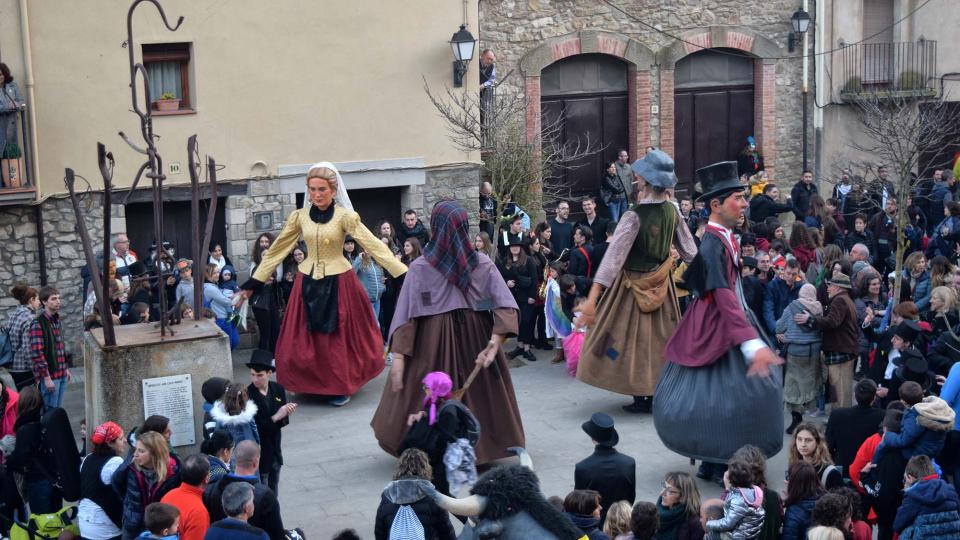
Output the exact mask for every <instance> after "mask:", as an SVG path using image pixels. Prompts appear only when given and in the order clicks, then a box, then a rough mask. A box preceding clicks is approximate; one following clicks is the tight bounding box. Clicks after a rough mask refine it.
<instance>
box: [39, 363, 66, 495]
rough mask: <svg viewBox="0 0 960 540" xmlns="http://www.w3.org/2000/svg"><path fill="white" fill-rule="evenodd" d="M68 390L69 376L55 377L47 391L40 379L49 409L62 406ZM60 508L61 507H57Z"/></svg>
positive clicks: (42, 394) (41, 390)
mask: <svg viewBox="0 0 960 540" xmlns="http://www.w3.org/2000/svg"><path fill="white" fill-rule="evenodd" d="M66 391H67V378H66V377H60V378H59V379H53V391H52V392H50V391H47V386H46V385H45V384H43V380H42V379H41V380H40V395H41V396H43V404H44V405H46V407H47V408H48V409H53V408H54V407H60V406H61V405H63V394H65V393H66ZM57 510H59V508H57Z"/></svg>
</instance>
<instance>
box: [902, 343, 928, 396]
mask: <svg viewBox="0 0 960 540" xmlns="http://www.w3.org/2000/svg"><path fill="white" fill-rule="evenodd" d="M900 363H901V365H900V367H898V368H897V369H896V370H894V372H893V374H894V377H896V378H898V379H900V380H901V381H913V382H915V383H917V384H919V385H920V386H921V387H922V388H923V389H924V390H929V389H930V386H932V385H933V379H934V377H933V376H932V374H931V373H930V366H929V364H928V363H927V360H926V359H925V358H924V357H923V354H921V353H920V351H918V350H916V349H914V348H913V347H910V348H908V349H905V350H904V351H902V352H901V353H900Z"/></svg>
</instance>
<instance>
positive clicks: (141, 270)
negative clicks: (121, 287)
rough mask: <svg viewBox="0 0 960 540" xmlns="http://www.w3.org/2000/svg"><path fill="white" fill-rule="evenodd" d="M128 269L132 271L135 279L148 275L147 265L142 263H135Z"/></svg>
mask: <svg viewBox="0 0 960 540" xmlns="http://www.w3.org/2000/svg"><path fill="white" fill-rule="evenodd" d="M127 269H128V270H129V271H130V275H131V276H133V277H139V276H143V275H146V273H147V265H145V264H143V263H142V262H140V261H135V262H133V263H132V264H130V265H129V266H127Z"/></svg>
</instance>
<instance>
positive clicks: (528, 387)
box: [65, 351, 789, 540]
mask: <svg viewBox="0 0 960 540" xmlns="http://www.w3.org/2000/svg"><path fill="white" fill-rule="evenodd" d="M249 354H250V353H249V351H236V352H235V354H234V374H235V378H236V380H240V381H246V380H248V374H247V370H246V368H244V367H243V363H244V362H245V361H246V359H247V358H248V356H249ZM537 356H538V357H539V361H538V362H531V363H529V364H528V365H526V366H523V367H518V368H514V369H513V370H512V373H511V374H512V375H513V381H514V387H515V390H516V393H517V400H518V401H519V404H520V412H521V414H522V417H523V424H524V429H525V431H526V436H527V449H528V451H529V452H530V454H531V456H532V458H533V461H534V466H535V468H536V472H537V474H538V476H539V477H540V482H541V487H542V488H543V492H544V493H545V494H546V495H548V496H549V495H559V496H561V497H562V496H564V495H566V494H567V493H568V492H569V491H570V490H572V489H573V467H574V464H575V463H576V462H577V461H579V460H580V459H583V458H584V457H586V456H587V455H589V454H590V453H591V452H592V450H593V448H592V445H591V443H590V440H589V438H588V437H587V436H586V435H585V434H584V433H583V432H582V431H581V430H580V424H581V423H583V422H584V421H585V420H586V419H588V418H589V417H590V414H592V413H594V412H598V411H602V412H606V413H608V414H610V415H611V416H613V418H614V419H615V421H616V427H617V430H618V431H619V433H620V444H619V445H618V446H617V449H618V450H620V451H621V452H624V453H626V454H629V455H631V456H633V457H634V458H636V460H637V497H638V500H647V501H655V500H656V498H657V495H658V493H659V491H660V488H659V486H660V483H661V482H662V480H663V474H664V473H665V472H667V471H671V470H678V471H688V472H690V473H691V474H692V473H693V472H695V470H696V468H695V467H694V466H691V465H690V462H689V460H688V459H687V458H685V457H683V456H680V455H677V454H674V453H673V452H671V451H669V450H667V449H666V448H664V446H663V444H662V443H661V442H660V439H659V438H658V437H657V434H656V431H655V430H654V427H653V419H652V417H651V416H650V415H631V414H627V413H625V412H623V411H622V410H621V409H620V406H621V405H624V404H626V403H628V402H629V398H627V397H624V396H620V395H617V394H612V393H609V392H606V391H603V390H599V389H596V388H593V387H591V386H587V385H585V384H583V383H580V382H579V381H576V380H574V379H572V378H570V377H569V376H567V374H566V370H565V369H564V367H563V366H561V365H556V364H550V361H549V359H550V357H551V356H552V352H547V351H537ZM75 373H76V374H77V375H78V378H79V379H80V380H81V381H82V378H83V377H82V375H83V374H82V369H81V370H75ZM386 381H387V373H386V371H384V373H382V374H381V375H380V376H379V377H377V378H376V379H374V380H373V381H371V382H370V383H369V384H368V385H367V386H366V387H365V388H363V389H362V390H361V391H360V392H359V393H357V395H355V396H354V397H353V400H352V401H351V402H350V403H349V404H348V405H346V406H345V407H343V408H340V409H337V408H334V407H332V406H330V405H328V404H327V403H326V402H325V401H324V400H322V399H320V398H316V397H311V396H295V397H294V398H293V400H294V401H296V402H298V403H300V405H301V406H300V408H299V409H298V410H297V412H296V414H295V415H294V417H292V419H291V422H290V425H289V426H288V427H287V428H285V429H284V430H283V449H284V460H285V465H284V467H283V469H282V471H281V478H280V502H281V504H282V508H283V518H284V524H285V525H286V526H287V527H288V528H292V527H301V528H303V530H304V532H305V533H306V535H307V537H308V538H310V539H311V540H327V539H329V538H330V537H332V536H333V534H334V533H335V532H336V531H338V530H340V529H343V528H347V527H350V528H354V529H356V530H357V532H359V533H360V536H361V537H362V538H364V539H372V538H373V524H374V517H375V516H376V511H377V505H378V504H379V502H380V491H381V490H382V489H383V486H384V485H385V484H386V483H387V482H389V481H390V479H391V476H392V473H393V467H394V463H395V460H394V458H392V457H391V456H389V455H387V454H386V453H385V452H383V451H382V450H381V449H380V447H379V446H377V442H376V439H374V437H373V430H372V429H371V428H370V419H371V418H372V416H373V412H374V410H375V409H376V406H377V403H378V402H379V399H380V393H381V391H382V389H383V385H384V384H385V382H386ZM717 391H718V396H717V397H718V399H720V395H719V392H723V391H726V390H725V389H717ZM82 392H83V387H82V384H72V385H70V386H69V389H68V392H67V396H66V399H65V407H66V408H67V410H68V411H69V412H70V413H71V418H72V419H73V422H74V424H75V425H77V424H79V418H80V417H81V415H80V414H75V413H74V411H82V410H83V393H82ZM788 441H789V440H788V439H787V438H786V437H785V439H784V443H785V444H787V443H788ZM786 460H787V457H786V451H781V452H780V454H778V455H777V456H775V457H774V458H772V459H771V460H770V461H769V463H768V473H767V477H768V478H769V480H770V482H771V486H772V487H775V488H777V489H782V488H783V480H782V479H783V474H784V471H785V469H786ZM697 482H698V483H699V486H700V490H701V494H702V495H703V496H704V498H709V497H716V496H718V495H719V493H720V487H719V486H717V485H716V484H712V483H708V482H704V481H702V480H697ZM457 525H458V529H459V524H457Z"/></svg>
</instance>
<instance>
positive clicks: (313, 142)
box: [0, 0, 479, 195]
mask: <svg viewBox="0 0 960 540" xmlns="http://www.w3.org/2000/svg"><path fill="white" fill-rule="evenodd" d="M163 5H164V8H165V11H166V13H167V15H168V17H170V19H171V22H172V21H175V20H176V17H177V16H179V15H183V16H184V18H185V20H184V23H183V25H182V26H181V28H180V30H178V31H177V32H169V31H167V30H166V29H165V28H164V27H163V25H162V22H161V21H160V18H159V16H158V14H157V12H156V10H155V9H154V8H153V6H151V5H149V4H145V5H142V6H141V7H140V8H139V9H138V11H137V16H136V17H135V20H134V37H135V39H136V40H138V41H139V43H137V44H136V49H135V51H136V52H137V54H138V55H139V52H140V44H142V43H165V42H167V43H172V42H191V43H192V44H193V53H192V60H191V61H192V77H193V81H192V102H193V104H194V107H195V109H196V111H197V114H195V115H186V116H173V117H157V118H155V120H154V127H155V131H156V133H158V134H159V135H161V136H162V139H161V140H160V142H159V143H158V144H159V149H160V152H161V154H162V155H163V157H164V159H165V161H166V162H168V163H169V162H180V163H181V164H182V165H183V167H182V173H181V174H179V175H172V176H170V177H169V180H170V182H172V183H182V182H187V181H189V177H188V175H187V173H186V139H187V137H188V136H189V135H190V134H193V133H197V134H198V135H199V141H200V148H201V152H209V153H210V154H212V155H214V156H215V157H216V158H217V161H218V163H220V164H223V165H225V166H226V169H225V170H224V171H222V172H221V173H220V176H219V177H220V178H226V179H236V178H246V177H248V176H250V175H251V166H252V165H253V164H254V163H255V162H257V161H264V162H266V164H267V168H268V171H269V172H270V173H271V174H276V173H277V168H278V166H279V165H281V164H298V163H313V162H316V161H321V160H326V161H334V162H344V161H361V160H381V159H394V158H408V157H423V158H424V162H425V165H426V166H427V167H429V166H433V165H440V164H446V163H457V162H476V161H479V155H473V154H465V153H463V152H460V151H458V150H456V149H455V148H454V147H453V146H452V145H451V144H450V142H449V140H448V139H447V135H446V130H445V128H444V125H443V123H442V121H441V120H440V119H439V117H438V116H437V115H436V113H435V112H434V109H433V108H432V106H431V105H430V103H429V102H428V100H427V98H426V96H425V95H424V92H423V78H424V77H425V78H426V80H427V82H428V83H429V84H430V85H431V86H432V87H441V86H442V85H451V84H452V75H451V69H452V68H451V62H452V60H453V55H452V52H451V49H450V46H449V44H448V43H447V42H448V41H449V40H450V36H451V35H452V34H453V33H454V32H455V31H456V30H457V28H458V26H459V24H460V23H461V22H462V18H463V4H462V3H461V2H457V1H453V0H417V1H416V2H398V1H396V0H360V1H358V0H316V1H314V0H311V1H306V0H297V1H294V0H280V1H272V2H265V1H263V0H229V1H223V0H219V1H217V0H203V1H196V0H165V1H164V2H163ZM128 6H129V3H128V2H121V1H118V0H84V2H83V3H74V2H67V1H63V0H43V1H37V0H29V17H30V32H31V43H32V48H33V67H34V78H35V80H36V89H35V99H36V104H35V108H36V113H37V133H38V138H39V149H38V153H39V158H40V160H39V165H40V182H39V185H40V188H41V192H42V195H49V194H52V193H57V192H62V191H63V190H64V188H63V183H62V180H61V179H62V176H63V168H64V167H65V166H71V167H73V168H74V169H76V170H77V171H78V172H79V173H81V174H84V175H85V176H87V177H88V178H90V179H91V180H94V181H95V185H97V184H99V180H98V179H99V175H98V174H97V169H96V151H95V147H96V146H95V145H96V142H97V141H103V142H104V143H106V144H107V146H108V148H109V149H111V150H112V151H113V153H114V155H115V156H116V157H117V171H116V174H115V176H114V181H115V182H116V183H117V184H118V185H129V184H130V182H132V177H133V175H134V174H135V172H136V169H137V167H138V166H139V164H140V162H141V159H140V158H141V156H140V155H138V154H136V153H134V152H133V151H132V150H131V149H129V148H128V147H127V146H126V145H125V144H124V143H123V142H122V141H121V140H120V139H119V137H118V136H117V131H119V130H123V131H125V132H126V133H128V134H138V133H139V128H138V122H137V119H136V116H135V115H134V114H133V113H131V112H129V108H130V90H129V88H128V82H129V72H128V69H127V49H124V48H121V44H122V43H123V41H124V40H125V39H126V25H125V21H126V12H127V7H128ZM468 13H469V21H468V23H469V29H470V30H471V32H472V33H473V34H474V35H475V36H476V35H477V34H478V31H477V21H476V17H477V0H469V1H468ZM18 17H19V9H18V2H17V0H0V55H2V57H3V58H2V59H3V60H4V61H6V62H7V63H8V64H9V65H10V66H11V68H12V69H13V72H14V75H15V76H16V77H18V78H19V79H20V83H21V90H22V91H23V92H24V93H26V89H25V88H24V87H23V82H24V80H23V79H24V77H23V62H22V47H21V43H20V35H19V34H20V33H19V19H18ZM477 85H478V82H477V60H474V62H472V63H471V65H470V71H469V77H468V80H467V83H466V85H465V88H464V91H468V92H475V91H477ZM141 99H142V98H141Z"/></svg>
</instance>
